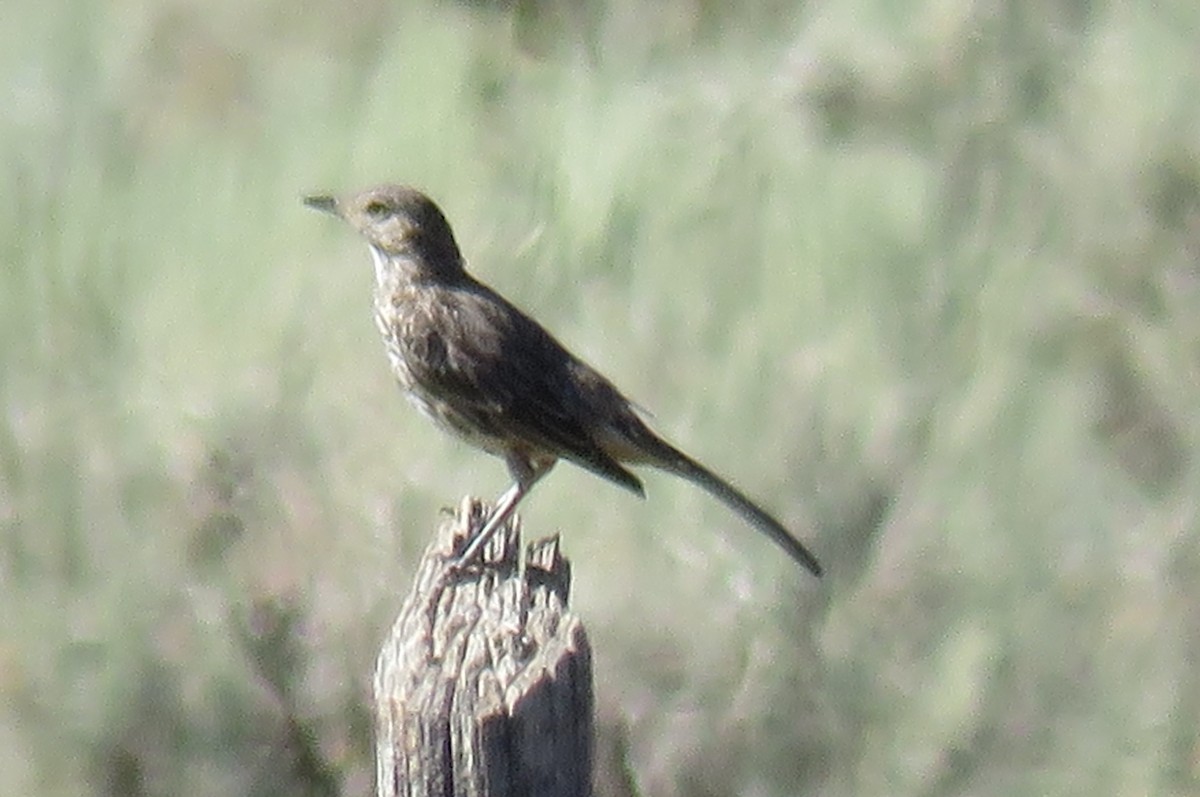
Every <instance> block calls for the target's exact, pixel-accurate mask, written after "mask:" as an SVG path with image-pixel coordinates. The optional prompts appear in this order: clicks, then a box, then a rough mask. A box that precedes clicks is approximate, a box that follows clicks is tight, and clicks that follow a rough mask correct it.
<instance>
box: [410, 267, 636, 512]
mask: <svg viewBox="0 0 1200 797" xmlns="http://www.w3.org/2000/svg"><path fill="white" fill-rule="evenodd" d="M448 299H450V301H451V304H450V306H448V307H443V308H440V309H437V310H433V311H431V312H433V313H435V314H436V316H437V317H433V318H431V323H429V324H425V325H422V326H423V329H424V330H425V334H426V335H427V336H429V338H430V339H429V340H426V341H424V342H422V343H421V344H420V345H422V347H423V349H424V352H425V353H426V355H427V356H422V357H415V358H412V359H413V361H414V363H415V367H411V366H412V364H410V367H411V370H412V375H413V378H414V379H415V380H416V381H417V382H418V383H419V384H420V386H421V388H422V389H423V390H425V391H426V392H427V393H429V394H431V395H432V396H434V397H436V398H437V399H438V400H439V401H441V402H442V403H443V404H446V405H449V406H450V407H451V408H452V409H453V411H454V412H455V413H457V414H458V415H460V416H461V417H462V418H463V420H465V421H467V422H468V423H469V424H471V425H473V426H474V427H475V428H476V429H478V430H479V431H481V432H483V433H484V434H486V435H488V436H490V437H492V438H494V439H499V440H509V439H511V440H513V441H514V443H516V444H518V445H514V446H513V447H514V448H520V447H521V446H522V445H523V446H525V447H527V448H529V449H532V450H534V451H544V452H548V453H550V454H553V455H555V456H558V457H563V458H566V459H570V460H572V461H574V462H576V463H577V464H579V465H582V466H583V467H585V468H587V469H589V470H591V471H593V472H594V473H596V474H597V475H599V476H603V477H605V478H607V479H611V480H612V481H614V482H616V483H617V484H620V485H621V486H623V487H626V488H627V489H629V490H632V491H633V492H635V493H637V494H639V495H641V494H642V492H643V491H642V484H641V481H640V480H639V479H638V478H637V477H636V476H635V475H633V474H632V473H630V472H629V471H628V470H626V469H625V468H623V467H621V465H620V463H619V462H618V461H617V460H616V459H614V458H613V457H612V456H610V455H609V454H607V453H605V451H604V450H603V449H602V448H601V447H600V445H598V443H597V441H596V440H595V439H594V437H593V436H592V434H591V432H590V424H589V423H588V413H589V412H590V411H591V407H590V403H589V399H588V396H587V395H586V394H585V392H584V390H583V389H582V386H581V384H580V383H579V381H578V379H577V377H576V370H577V368H578V367H579V366H580V365H581V364H580V363H579V362H578V361H577V360H576V359H575V358H574V357H573V356H572V355H571V354H570V353H569V352H568V351H567V350H566V349H565V348H564V347H563V346H562V345H561V344H560V343H558V341H556V340H555V339H554V338H553V337H552V336H551V335H550V333H548V332H546V330H544V329H543V328H542V327H541V326H540V325H538V324H537V322H535V321H533V320H532V319H531V318H529V317H528V316H526V315H524V314H523V313H522V312H521V311H520V310H518V309H517V308H516V307H514V306H513V305H511V304H509V303H508V302H507V301H505V300H504V299H503V298H502V297H500V296H499V295H497V294H495V293H493V292H492V291H490V290H489V289H487V288H486V287H484V286H482V285H478V284H475V285H472V286H470V287H469V289H467V290H460V291H456V292H455V293H454V294H453V296H452V299H451V298H450V297H448ZM434 339H436V340H434ZM430 352H433V353H434V354H435V355H436V356H428V354H429V353H430ZM583 367H584V368H586V367H587V366H583ZM614 393H615V391H614ZM617 395H619V394H617Z"/></svg>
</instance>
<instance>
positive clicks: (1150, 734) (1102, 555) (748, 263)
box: [0, 0, 1200, 797]
mask: <svg viewBox="0 0 1200 797" xmlns="http://www.w3.org/2000/svg"><path fill="white" fill-rule="evenodd" d="M1198 43H1200V6H1198V5H1196V4H1195V3H1194V2H1191V1H1190V0H1188V1H1186V2H1183V1H1180V2H1164V3H1141V4H1138V3H1118V2H1106V1H1105V0H1097V2H1086V0H1048V1H1045V0H1016V1H1015V2H1009V3H993V2H985V1H984V0H977V1H975V2H971V1H970V0H968V1H967V2H961V3H950V2H879V1H878V0H877V1H876V2H871V1H870V0H847V2H841V3H830V2H825V3H815V2H812V3H799V4H793V3H783V2H777V1H775V0H759V1H758V2H751V3H742V4H723V3H714V2H706V1H705V0H667V1H666V2H658V3H648V2H634V0H612V2H609V3H604V2H600V0H591V1H590V2H589V1H587V0H585V1H584V2H579V3H575V2H560V1H558V0H545V2H538V0H517V1H516V2H515V3H507V4H506V3H482V2H481V3H477V4H458V5H455V4H440V5H424V4H407V3H391V2H382V1H381V0H375V1H373V2H366V3H362V4H351V5H349V6H347V5H346V4H343V3H338V2H333V1H332V0H313V2H310V3H304V4H299V5H297V4H295V3H280V2H263V3H258V4H246V3H242V2H225V1H224V0H216V1H215V2H199V0H179V1H177V2H171V3H167V2H143V3H88V2H71V1H70V0H61V1H60V2H58V3H52V4H44V3H40V2H32V0H6V2H5V4H4V7H3V10H2V11H0V44H2V46H0V107H2V108H3V113H2V114H0V154H2V155H3V159H2V160H0V170H3V185H4V190H3V192H0V197H2V199H0V251H2V252H3V258H2V260H0V340H2V345H0V410H2V411H3V412H2V414H0V793H3V794H11V795H179V794H186V795H194V796H197V797H202V796H203V795H228V794H252V795H275V794H279V795H283V794H287V795H297V794H312V795H328V794H347V795H349V794H364V793H367V792H368V790H369V788H370V778H371V776H370V772H371V749H370V720H369V714H368V709H367V707H366V706H367V703H366V698H367V684H368V682H369V681H368V679H369V671H370V667H371V664H372V659H373V656H374V652H375V647H376V645H377V643H378V640H379V639H380V638H381V635H382V634H383V632H384V630H385V629H386V627H387V623H388V622H389V620H390V618H391V616H392V614H393V613H394V612H395V610H396V608H397V605H398V601H399V596H400V595H401V594H402V593H403V591H404V590H406V589H407V577H408V575H409V573H410V567H411V565H412V563H413V562H414V559H415V556H416V554H417V553H418V552H419V551H420V550H421V548H422V547H423V545H424V544H425V542H426V540H427V539H428V538H429V535H430V533H431V531H432V529H433V526H434V525H435V523H436V522H437V521H438V509H439V507H441V506H444V505H450V504H453V503H454V502H455V501H456V500H457V498H458V496H459V495H461V494H462V493H464V492H472V493H477V494H483V495H492V494H495V493H498V492H499V491H500V490H501V489H502V488H503V487H504V486H505V480H506V476H505V474H504V471H503V468H502V467H501V465H500V464H499V463H498V462H496V461H494V460H492V459H490V458H488V457H485V456H483V455H482V454H479V453H477V452H474V451H471V450H468V449H466V448H465V447H464V446H462V445H461V444H458V443H454V442H451V441H449V440H447V439H446V438H444V437H443V436H442V435H441V434H440V433H439V432H437V431H436V430H434V429H432V428H431V427H430V426H429V425H428V424H427V423H426V422H425V421H424V420H423V419H421V418H419V417H418V416H417V415H416V414H415V413H414V412H412V411H411V410H410V409H409V408H408V407H407V405H406V404H404V402H402V401H401V400H400V398H399V397H398V396H397V394H396V391H395V389H394V387H393V385H392V384H391V381H390V376H389V375H388V372H387V368H386V366H385V363H384V358H383V356H382V353H381V350H380V346H379V343H378V341H377V340H376V339H375V330H374V328H373V325H372V322H371V318H370V310H369V292H370V280H371V276H370V268H369V263H368V260H367V256H366V252H365V250H364V248H363V247H362V246H361V244H360V242H358V241H356V240H354V239H353V236H351V235H350V234H349V233H348V231H346V230H344V229H342V228H340V227H338V226H336V225H335V224H333V223H332V222H331V221H329V220H327V219H325V218H322V217H319V216H316V215H314V214H311V213H309V212H306V211H305V209H304V208H303V207H302V206H301V205H300V204H299V202H298V197H299V195H300V194H302V193H303V192H304V191H306V190H310V189H338V190H345V189H352V188H357V187H361V186H363V185H366V184H370V183H373V182H378V181H382V180H385V179H389V180H392V179H395V180H403V181H406V182H411V183H413V184H415V185H418V186H421V187H423V188H425V189H426V190H427V191H429V192H430V193H431V194H433V195H434V196H435V197H436V198H437V199H438V200H439V201H440V202H441V204H442V205H443V207H444V209H445V210H446V212H447V214H448V215H449V216H450V218H451V220H452V222H453V223H454V224H455V226H456V229H457V232H458V236H459V239H460V243H461V245H462V247H463V249H464V250H465V252H466V253H467V255H468V257H469V258H470V259H471V262H472V268H473V269H474V271H475V272H476V273H477V274H479V275H480V276H481V277H482V278H483V279H485V280H486V281H488V282H490V283H492V284H494V285H495V286H497V287H498V288H499V289H501V290H502V291H503V292H504V293H506V294H507V295H509V296H510V297H511V298H512V299H514V300H515V301H516V302H517V303H518V304H520V305H522V306H524V307H526V308H527V309H529V310H531V311H532V312H533V313H534V314H535V315H537V316H538V317H539V318H540V319H541V320H542V321H543V322H544V323H545V324H546V325H547V326H549V327H550V328H551V329H552V330H554V331H555V332H556V333H557V334H558V335H559V336H560V337H561V338H563V339H564V340H565V341H566V342H568V343H569V344H570V345H571V346H572V347H573V348H575V349H576V350H577V351H579V352H580V353H581V354H583V355H584V356H586V358H587V359H589V360H591V361H592V362H593V363H595V364H597V365H598V366H600V367H601V368H602V369H603V370H604V371H606V372H607V373H609V374H610V375H611V376H612V377H613V378H614V380H615V381H616V382H617V383H618V384H619V385H621V386H622V387H623V388H624V389H625V390H626V391H627V392H628V393H629V394H630V395H631V396H633V397H634V398H635V399H636V400H637V401H638V402H639V403H641V404H644V405H645V406H647V407H650V408H652V409H653V411H654V412H655V413H656V414H657V417H658V419H659V420H658V425H659V427H660V428H661V429H662V430H663V431H664V432H665V433H667V434H668V436H670V437H672V438H673V439H675V440H676V441H677V442H679V443H680V444H681V445H682V446H683V447H685V448H686V449H688V450H690V451H692V452H693V453H695V454H696V455H697V456H698V457H700V458H701V459H703V460H706V461H708V462H709V463H711V464H713V465H714V466H716V467H717V469H719V470H721V471H723V472H725V473H727V474H728V475H730V476H732V477H733V478H734V481H736V482H739V483H741V484H742V485H744V486H746V487H747V488H748V490H749V492H751V493H752V494H753V495H755V496H758V497H760V498H761V499H762V500H763V502H764V503H765V504H767V505H768V506H770V507H772V508H773V509H775V510H776V511H777V512H778V513H779V514H780V515H781V516H782V517H783V518H784V519H786V520H787V521H789V522H791V523H793V524H795V525H796V526H797V527H801V526H803V527H804V528H805V531H804V533H803V536H805V538H806V539H808V540H810V541H811V542H812V544H813V546H814V548H815V549H816V550H817V552H818V553H819V554H820V555H821V557H822V559H823V561H824V563H825V565H826V567H827V569H828V572H829V575H828V576H827V578H826V579H824V580H823V581H821V582H820V583H817V582H814V581H813V580H811V579H809V578H807V577H806V576H805V575H804V574H803V573H801V572H799V571H798V569H796V568H795V567H794V566H793V565H792V564H791V563H790V562H788V561H787V560H786V559H785V558H784V557H783V556H782V555H781V554H780V553H779V552H778V551H777V550H775V549H774V548H773V547H771V546H770V545H769V544H768V543H767V542H765V541H764V540H762V539H761V538H759V537H758V536H757V535H755V534H754V533H753V532H752V531H751V530H749V529H748V528H746V527H744V526H743V525H742V524H741V523H739V522H738V521H737V520H736V519H735V518H733V517H732V516H730V515H729V514H728V513H726V512H724V511H723V510H722V509H721V508H720V507H719V506H717V505H716V504H714V503H713V502H712V501H711V500H709V499H708V498H707V497H705V496H703V495H701V494H699V493H697V492H696V491H695V490H694V489H693V488H690V487H689V486H687V485H684V484H677V483H675V482H674V481H673V480H671V479H669V478H667V477H659V476H655V475H653V474H648V488H649V493H650V497H649V499H648V500H647V501H646V502H644V503H639V502H637V501H636V500H633V499H631V498H629V497H628V496H627V495H626V494H624V493H623V492H621V491H619V490H617V489H616V488H611V487H609V486H606V485H601V484H599V483H597V482H595V480H594V478H593V477H591V476H588V475H585V474H582V473H580V472H578V471H573V470H572V469H571V468H569V467H567V466H563V467H561V468H560V469H559V470H558V471H557V472H556V473H555V474H554V476H553V478H551V479H548V480H547V481H546V482H544V483H543V484H542V485H541V486H539V488H538V491H537V492H536V493H535V495H534V497H533V498H532V499H531V500H530V501H529V502H528V503H527V504H526V506H525V516H526V520H527V524H528V526H529V528H530V531H531V533H535V534H541V533H550V532H552V531H554V530H557V529H562V530H563V531H565V533H566V545H567V551H568V553H569V554H570V555H571V556H572V557H573V558H574V560H575V570H576V590H575V597H574V602H575V606H576V608H577V609H578V610H579V611H580V612H581V613H582V615H583V617H584V619H585V621H586V622H587V624H588V627H589V629H590V631H591V634H592V638H593V644H594V647H595V650H596V659H597V661H596V672H597V679H598V690H599V691H598V697H599V701H600V705H601V716H602V720H603V723H604V724H603V727H602V733H601V749H602V750H603V751H604V752H603V754H602V757H603V758H604V760H605V761H606V762H607V766H606V768H605V772H606V773H607V774H606V775H605V776H603V778H602V782H601V783H600V784H599V786H600V793H601V794H605V795H617V794H623V793H627V788H628V787H629V786H630V785H632V786H634V787H636V789H638V790H640V793H643V794H654V795H727V794H745V795H785V794H814V793H820V794H827V795H856V797H865V796H866V795H889V797H895V796H896V795H917V794H921V795H925V794H959V793H969V794H978V795H982V794H992V795H1011V794H1072V795H1074V794H1113V795H1143V794H1160V795H1163V794H1194V793H1196V792H1197V791H1200V731H1198V721H1200V665H1198V662H1200V576H1198V575H1197V573H1198V572H1200V545H1198V543H1197V537H1196V535H1197V507H1196V502H1197V496H1200V483H1198V482H1200V478H1198V477H1200V471H1198V463H1197V461H1196V459H1197V458H1196V449H1197V442H1198V435H1200V411H1198V410H1200V406H1198V404H1200V270H1198V263H1200V105H1198V104H1197V103H1196V102H1195V91H1196V86H1197V85H1200V44H1198ZM614 773H616V774H614Z"/></svg>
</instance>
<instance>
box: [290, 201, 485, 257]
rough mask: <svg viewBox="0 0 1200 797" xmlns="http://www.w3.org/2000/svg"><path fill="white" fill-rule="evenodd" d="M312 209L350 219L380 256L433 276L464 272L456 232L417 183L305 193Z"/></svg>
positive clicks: (307, 202)
mask: <svg viewBox="0 0 1200 797" xmlns="http://www.w3.org/2000/svg"><path fill="white" fill-rule="evenodd" d="M304 204H306V205H308V206H309V207H310V208H315V209H316V210H321V211H324V212H326V213H331V214H333V215H335V216H338V217H339V218H341V219H343V220H345V221H346V222H348V223H349V224H350V226H352V227H353V228H354V229H356V230H357V231H358V232H359V234H360V235H362V236H363V237H364V238H366V239H367V243H369V244H370V245H371V250H372V252H373V253H374V255H375V257H376V264H377V266H379V265H380V262H381V261H386V262H388V263H392V264H393V265H395V266H397V267H404V268H406V269H414V270H415V271H416V272H417V273H422V274H426V275H429V276H439V277H449V276H453V275H456V274H461V273H462V272H463V264H462V256H461V255H460V254H459V251H458V244H456V243H455V241H454V233H453V231H451V229H450V224H449V222H447V221H446V217H445V216H443V215H442V211H441V210H440V209H439V208H438V206H437V205H436V204H435V203H434V201H433V200H432V199H430V198H429V197H427V196H425V195H424V194H423V193H421V192H420V191H418V190H416V189H415V188H409V187H408V186H403V185H381V186H376V187H374V188H368V189H366V190H365V191H359V192H358V193H356V194H350V195H347V196H343V197H337V196H333V195H330V194H316V195H313V196H308V197H305V198H304Z"/></svg>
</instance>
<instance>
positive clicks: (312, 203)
mask: <svg viewBox="0 0 1200 797" xmlns="http://www.w3.org/2000/svg"><path fill="white" fill-rule="evenodd" d="M304 204H306V205H308V206H309V207H310V208H313V209H314V210H320V211H322V212H324V213H331V214H333V215H334V216H340V215H342V213H341V211H340V210H339V209H338V201H337V198H336V197H332V196H329V195H328V194H313V195H312V196H306V197H304Z"/></svg>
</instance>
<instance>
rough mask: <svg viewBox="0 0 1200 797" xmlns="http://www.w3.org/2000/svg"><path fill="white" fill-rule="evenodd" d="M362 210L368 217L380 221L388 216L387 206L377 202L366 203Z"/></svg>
mask: <svg viewBox="0 0 1200 797" xmlns="http://www.w3.org/2000/svg"><path fill="white" fill-rule="evenodd" d="M363 210H365V211H367V215H368V216H370V217H372V218H376V219H381V218H383V217H384V216H386V215H387V214H388V206H387V204H386V203H384V202H380V201H379V200H375V201H373V202H368V203H367V206H366V207H365V208H363Z"/></svg>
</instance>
